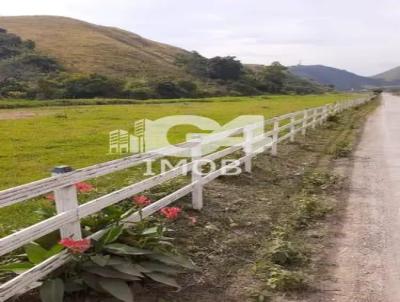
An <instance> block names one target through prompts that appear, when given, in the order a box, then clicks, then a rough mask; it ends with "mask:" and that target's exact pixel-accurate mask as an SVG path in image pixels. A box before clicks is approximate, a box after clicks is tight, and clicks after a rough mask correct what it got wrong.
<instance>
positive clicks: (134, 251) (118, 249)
mask: <svg viewBox="0 0 400 302" xmlns="http://www.w3.org/2000/svg"><path fill="white" fill-rule="evenodd" d="M104 249H105V250H106V251H107V252H110V253H112V254H116V255H128V256H139V255H150V254H152V253H153V252H152V251H148V250H144V249H139V248H136V247H133V246H129V245H126V244H122V243H113V244H109V245H106V246H105V247H104Z"/></svg>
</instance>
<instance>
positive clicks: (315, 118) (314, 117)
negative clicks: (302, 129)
mask: <svg viewBox="0 0 400 302" xmlns="http://www.w3.org/2000/svg"><path fill="white" fill-rule="evenodd" d="M312 116H313V119H312V128H313V129H315V127H316V126H317V116H318V109H317V108H315V109H313V111H312Z"/></svg>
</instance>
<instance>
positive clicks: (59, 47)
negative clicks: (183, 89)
mask: <svg viewBox="0 0 400 302" xmlns="http://www.w3.org/2000/svg"><path fill="white" fill-rule="evenodd" d="M0 28H4V29H7V31H8V32H10V33H14V34H17V35H18V36H20V37H21V38H22V39H24V40H28V39H29V40H32V41H34V42H35V43H36V47H37V49H38V50H39V51H40V52H42V53H43V54H45V55H47V56H50V57H53V58H55V59H57V60H58V62H60V64H62V65H63V66H64V67H65V68H66V70H67V71H71V72H83V73H99V74H103V75H106V76H116V77H126V76H128V77H133V78H140V77H156V76H158V77H159V76H164V77H165V76H167V77H182V76H184V75H185V72H184V71H183V70H182V69H180V68H179V67H178V66H176V64H175V60H176V56H177V55H179V54H185V53H188V52H187V51H185V50H183V49H180V48H178V47H174V46H171V45H167V44H163V43H158V42H155V41H151V40H148V39H145V38H143V37H141V36H139V35H137V34H134V33H131V32H128V31H125V30H121V29H118V28H113V27H105V26H99V25H95V24H91V23H87V22H84V21H80V20H75V19H71V18H66V17H58V16H21V17H0Z"/></svg>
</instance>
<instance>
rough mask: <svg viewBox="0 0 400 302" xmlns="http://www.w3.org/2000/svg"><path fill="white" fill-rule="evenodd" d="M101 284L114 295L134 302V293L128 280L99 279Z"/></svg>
mask: <svg viewBox="0 0 400 302" xmlns="http://www.w3.org/2000/svg"><path fill="white" fill-rule="evenodd" d="M99 285H100V286H101V288H102V289H104V290H105V291H106V292H108V293H109V294H110V295H112V296H113V297H115V298H117V299H118V300H120V301H123V302H133V294H132V291H131V289H130V288H129V286H128V285H127V284H126V282H123V281H121V280H118V279H106V278H102V279H99Z"/></svg>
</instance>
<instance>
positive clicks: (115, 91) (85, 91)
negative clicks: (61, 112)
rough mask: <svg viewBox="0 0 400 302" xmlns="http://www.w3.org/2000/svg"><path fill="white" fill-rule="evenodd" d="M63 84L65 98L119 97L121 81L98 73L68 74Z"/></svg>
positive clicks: (120, 94)
mask: <svg viewBox="0 0 400 302" xmlns="http://www.w3.org/2000/svg"><path fill="white" fill-rule="evenodd" d="M63 86H64V89H65V96H66V97H67V98H94V97H121V96H123V83H122V82H121V81H119V80H114V79H110V78H107V77H105V76H102V75H99V74H91V75H82V74H78V75H72V76H68V77H67V78H66V79H65V80H64V82H63Z"/></svg>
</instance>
